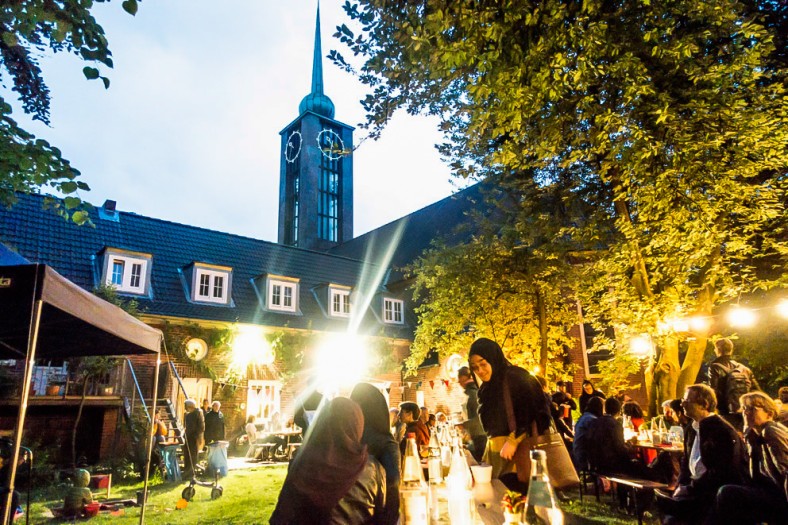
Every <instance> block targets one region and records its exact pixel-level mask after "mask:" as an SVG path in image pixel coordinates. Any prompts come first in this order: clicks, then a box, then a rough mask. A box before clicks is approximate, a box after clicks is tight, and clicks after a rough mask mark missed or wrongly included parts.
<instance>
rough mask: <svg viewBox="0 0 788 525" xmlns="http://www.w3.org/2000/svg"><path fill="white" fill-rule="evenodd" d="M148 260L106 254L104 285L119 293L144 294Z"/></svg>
mask: <svg viewBox="0 0 788 525" xmlns="http://www.w3.org/2000/svg"><path fill="white" fill-rule="evenodd" d="M148 263H149V259H147V258H140V257H132V256H128V255H119V254H116V253H109V254H107V271H106V278H105V280H104V284H106V285H107V286H112V287H114V288H115V289H116V290H117V291H119V292H128V293H136V294H144V293H145V290H146V288H147V284H148V283H147V280H148Z"/></svg>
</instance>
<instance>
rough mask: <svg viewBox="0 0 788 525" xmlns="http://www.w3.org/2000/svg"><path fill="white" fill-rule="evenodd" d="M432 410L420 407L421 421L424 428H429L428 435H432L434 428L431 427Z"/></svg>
mask: <svg viewBox="0 0 788 525" xmlns="http://www.w3.org/2000/svg"><path fill="white" fill-rule="evenodd" d="M431 415H432V414H430V409H429V408H427V407H419V421H421V422H422V423H424V426H425V427H426V428H427V433H428V434H429V435H432V427H430V416H431Z"/></svg>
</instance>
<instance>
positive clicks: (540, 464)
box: [523, 450, 564, 525]
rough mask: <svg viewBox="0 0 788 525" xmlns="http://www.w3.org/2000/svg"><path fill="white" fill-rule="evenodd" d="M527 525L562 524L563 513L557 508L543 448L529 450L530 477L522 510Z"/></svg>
mask: <svg viewBox="0 0 788 525" xmlns="http://www.w3.org/2000/svg"><path fill="white" fill-rule="evenodd" d="M523 522H524V523H527V524H528V525H563V523H564V514H563V513H562V512H561V509H559V508H558V504H557V503H556V498H555V492H554V491H553V486H552V485H551V484H550V476H549V474H548V473H547V455H546V454H545V453H544V451H543V450H532V451H531V479H530V480H529V482H528V497H527V500H526V502H525V509H524V510H523Z"/></svg>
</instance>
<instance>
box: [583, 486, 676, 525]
mask: <svg viewBox="0 0 788 525" xmlns="http://www.w3.org/2000/svg"><path fill="white" fill-rule="evenodd" d="M597 477H598V478H604V479H606V480H608V481H609V482H611V483H615V484H616V485H619V486H622V487H626V488H627V489H628V490H629V492H630V494H631V495H632V504H633V506H634V507H635V514H636V515H637V518H638V525H643V512H644V510H645V509H644V508H643V507H641V506H640V505H638V492H644V491H649V492H650V494H651V496H652V497H653V495H654V491H655V490H657V489H659V490H668V484H667V483H660V482H659V481H651V480H648V479H640V478H632V477H629V476H623V475H620V474H615V475H607V474H597Z"/></svg>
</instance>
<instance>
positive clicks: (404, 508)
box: [399, 432, 429, 525]
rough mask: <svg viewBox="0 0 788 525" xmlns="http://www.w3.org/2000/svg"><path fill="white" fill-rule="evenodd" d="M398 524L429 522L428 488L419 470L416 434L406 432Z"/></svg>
mask: <svg viewBox="0 0 788 525" xmlns="http://www.w3.org/2000/svg"><path fill="white" fill-rule="evenodd" d="M399 501H400V524H401V525H428V524H429V490H428V488H427V483H426V482H425V481H424V472H423V471H422V470H421V458H420V456H419V448H418V446H417V445H416V435H415V434H414V433H412V432H411V433H408V436H407V443H406V446H405V455H404V456H403V457H402V478H401V480H400V484H399Z"/></svg>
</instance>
